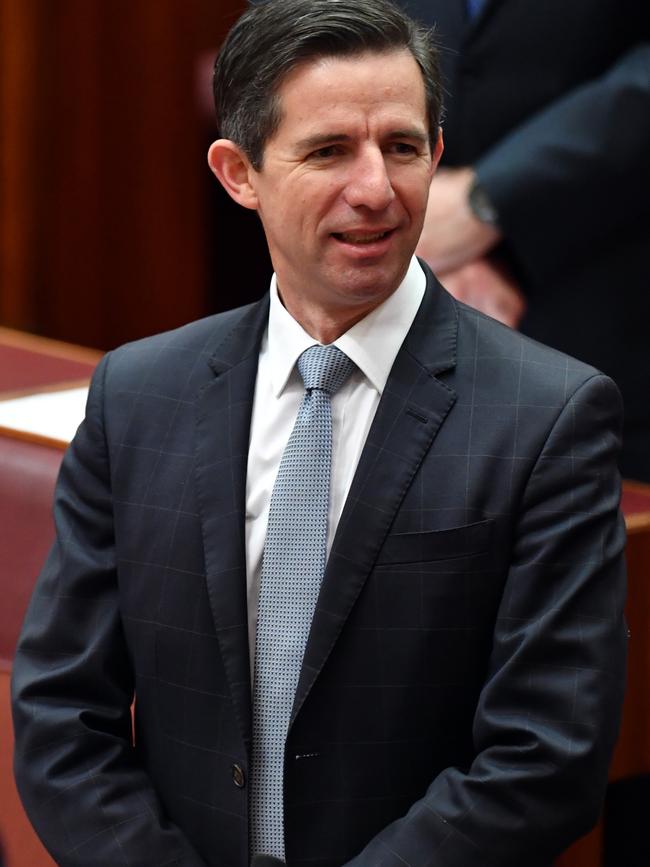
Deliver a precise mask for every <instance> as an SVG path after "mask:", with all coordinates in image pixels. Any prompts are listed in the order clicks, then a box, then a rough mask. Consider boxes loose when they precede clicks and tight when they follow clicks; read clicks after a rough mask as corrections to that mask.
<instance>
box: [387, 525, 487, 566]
mask: <svg viewBox="0 0 650 867" xmlns="http://www.w3.org/2000/svg"><path fill="white" fill-rule="evenodd" d="M493 526H494V521H493V519H491V518H486V519H485V520H483V521H476V522H474V523H472V524H466V525H464V526H462V527H449V528H448V529H444V530H428V531H424V532H419V531H418V532H411V533H391V534H389V535H388V536H387V537H386V540H385V542H384V545H383V547H382V548H381V550H380V552H379V557H378V558H377V563H376V566H389V565H390V566H392V565H398V564H404V565H406V564H408V563H430V562H433V561H435V560H452V559H457V558H461V557H473V556H476V555H479V554H484V553H485V552H486V551H488V549H489V547H490V542H491V538H492V530H493Z"/></svg>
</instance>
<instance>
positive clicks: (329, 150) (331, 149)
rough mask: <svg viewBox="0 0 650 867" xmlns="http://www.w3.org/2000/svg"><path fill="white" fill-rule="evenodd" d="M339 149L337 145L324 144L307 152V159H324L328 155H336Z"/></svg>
mask: <svg viewBox="0 0 650 867" xmlns="http://www.w3.org/2000/svg"><path fill="white" fill-rule="evenodd" d="M339 150H340V149H339V147H338V145H326V146H325V147H322V148H318V149H317V150H315V151H312V152H311V153H310V154H309V159H314V160H326V159H329V158H330V157H333V156H336V154H337V153H338V152H339Z"/></svg>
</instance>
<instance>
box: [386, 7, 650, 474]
mask: <svg viewBox="0 0 650 867" xmlns="http://www.w3.org/2000/svg"><path fill="white" fill-rule="evenodd" d="M401 5H402V6H403V7H404V8H405V9H407V10H408V11H409V12H410V13H411V14H413V15H414V17H416V18H418V19H420V20H421V21H422V22H423V23H425V24H427V25H429V26H434V25H435V27H436V30H437V34H438V36H439V38H440V41H441V43H442V45H443V46H444V48H443V51H442V64H443V78H444V82H445V87H446V91H447V93H446V97H445V104H446V117H445V120H444V124H443V129H444V137H445V151H444V154H443V157H442V161H441V166H442V168H441V169H440V170H439V171H438V172H437V174H436V176H435V178H434V179H433V183H432V185H431V190H430V196H429V209H428V214H427V219H426V222H425V227H424V231H423V234H422V238H421V241H420V245H419V247H418V250H417V252H418V253H419V255H421V256H423V257H424V258H425V259H426V260H427V261H428V262H429V264H430V265H431V266H432V267H433V269H434V271H435V272H436V273H437V275H438V276H439V277H440V279H441V281H442V282H443V284H444V285H445V287H446V288H447V289H448V290H449V291H451V292H452V294H454V295H455V296H456V297H457V298H459V299H460V300H464V301H466V302H467V303H469V304H471V305H473V306H475V307H477V308H479V309H481V310H483V311H484V312H486V313H488V314H490V315H492V316H496V317H497V318H499V319H501V320H502V321H504V322H507V323H508V324H510V325H513V326H516V327H519V328H520V329H521V330H522V331H523V332H525V333H526V334H528V335H530V336H532V337H534V338H536V339H538V340H540V341H542V342H544V343H547V344H549V345H551V346H554V347H556V348H558V349H561V350H563V351H564V352H567V353H568V354H570V355H573V356H574V357H577V358H579V359H581V360H583V361H587V362H589V363H590V364H593V365H595V366H596V367H598V368H599V369H601V370H603V371H604V372H605V373H607V374H609V375H610V376H611V377H612V378H613V379H614V380H615V381H616V383H617V384H618V385H619V387H620V388H621V391H622V393H623V398H624V403H625V429H624V438H623V452H622V457H621V470H622V473H623V475H624V476H627V477H630V478H635V479H640V480H645V481H650V285H649V283H650V278H649V277H648V256H649V253H650V167H649V164H648V155H649V154H650V6H649V5H648V4H647V3H640V2H638V0H598V2H594V0H572V2H569V3H567V2H566V0H546V2H544V3H530V2H525V0H402V2H401Z"/></svg>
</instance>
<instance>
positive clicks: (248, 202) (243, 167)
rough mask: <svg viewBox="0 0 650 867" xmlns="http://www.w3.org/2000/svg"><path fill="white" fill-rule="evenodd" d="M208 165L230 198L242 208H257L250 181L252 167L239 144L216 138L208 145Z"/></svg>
mask: <svg viewBox="0 0 650 867" xmlns="http://www.w3.org/2000/svg"><path fill="white" fill-rule="evenodd" d="M208 165H209V166H210V168H211V169H212V171H213V172H214V174H215V175H216V177H217V179H218V180H219V182H220V183H221V185H222V187H223V188H224V189H225V191H226V192H227V193H228V195H229V196H230V197H231V198H233V199H234V200H235V201H236V202H237V203H238V204H240V205H242V206H243V207H244V208H250V209H251V210H257V195H256V193H255V190H254V189H253V185H252V184H251V182H250V176H251V173H252V172H253V171H254V169H253V167H252V165H251V164H250V161H249V159H248V157H247V156H246V154H245V153H244V151H243V150H242V149H241V148H240V147H239V145H236V144H235V142H234V141H231V140H230V139H227V138H220V139H217V141H215V142H213V143H212V144H211V145H210V150H209V151H208Z"/></svg>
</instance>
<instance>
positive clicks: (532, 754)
mask: <svg viewBox="0 0 650 867" xmlns="http://www.w3.org/2000/svg"><path fill="white" fill-rule="evenodd" d="M619 413H620V399H619V396H618V392H617V390H616V388H615V386H614V385H613V384H612V383H611V381H610V380H609V379H607V378H606V377H603V376H601V375H598V376H595V377H594V378H592V379H590V380H588V381H587V382H586V383H584V384H583V385H582V386H581V387H580V388H579V389H578V390H577V391H576V392H575V394H574V395H573V397H572V398H571V399H570V400H569V401H568V402H567V403H566V405H565V406H564V409H563V410H562V412H561V413H560V414H559V416H558V417H557V419H556V422H555V424H554V426H553V429H552V430H551V432H550V435H549V436H548V438H547V440H546V442H545V444H544V447H543V450H542V451H541V453H540V454H539V455H538V457H537V460H536V463H535V466H534V469H533V471H532V473H531V475H530V478H529V480H528V483H527V486H526V489H525V492H524V495H523V498H522V501H521V503H520V509H519V519H518V522H517V527H516V534H515V537H514V540H513V549H512V554H511V565H510V568H509V572H508V575H507V580H506V583H505V588H504V593H503V596H502V600H501V603H500V608H499V612H498V617H497V621H496V624H495V628H494V635H493V646H492V653H491V657H490V660H489V667H488V672H487V676H486V678H485V681H484V685H483V688H482V691H481V694H480V698H479V702H478V705H477V709H476V714H475V718H474V724H473V736H474V744H475V750H476V752H475V759H474V761H473V763H472V764H471V766H470V767H469V768H456V767H449V768H447V769H446V770H445V771H443V772H442V773H441V774H440V775H439V776H438V777H437V778H436V779H435V780H433V782H432V783H431V785H430V787H429V788H428V790H427V792H426V794H425V795H424V797H423V798H422V799H421V800H419V801H418V802H416V803H415V804H414V805H413V806H412V808H411V809H410V810H409V812H408V813H407V814H406V815H405V816H404V817H403V818H401V819H399V820H397V821H396V822H394V823H392V824H391V825H389V826H388V827H386V828H385V829H384V830H383V831H382V832H381V833H380V834H379V835H378V836H377V837H375V838H374V839H373V840H372V841H371V842H370V843H369V844H368V846H367V847H366V848H365V849H364V850H363V851H362V852H361V854H360V855H359V856H357V857H356V858H354V859H353V860H352V861H351V862H349V864H350V867H404V865H409V867H425V865H427V867H486V865H489V867H521V865H522V864H526V865H529V867H548V865H549V864H550V863H551V862H552V860H553V859H554V858H555V857H556V856H557V855H558V854H560V853H561V852H562V851H563V850H564V849H565V848H566V847H567V846H568V845H569V844H570V843H571V842H572V841H573V840H574V839H576V838H577V837H578V836H580V835H581V834H583V833H586V832H587V831H588V830H589V828H590V827H591V826H592V825H593V824H594V823H595V821H596V819H597V817H598V814H599V810H600V807H601V803H602V798H603V795H604V790H605V786H606V782H607V769H608V764H609V761H610V757H611V753H612V750H613V746H614V743H615V740H616V736H617V732H618V725H619V715H620V708H621V705H622V700H623V689H624V680H625V645H626V638H627V629H626V626H625V623H624V618H623V605H624V596H625V576H624V561H623V548H624V544H625V529H624V526H623V523H622V519H621V517H620V515H619V513H618V502H619V480H618V473H617V468H616V456H617V448H618V440H619V436H618V426H619Z"/></svg>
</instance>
